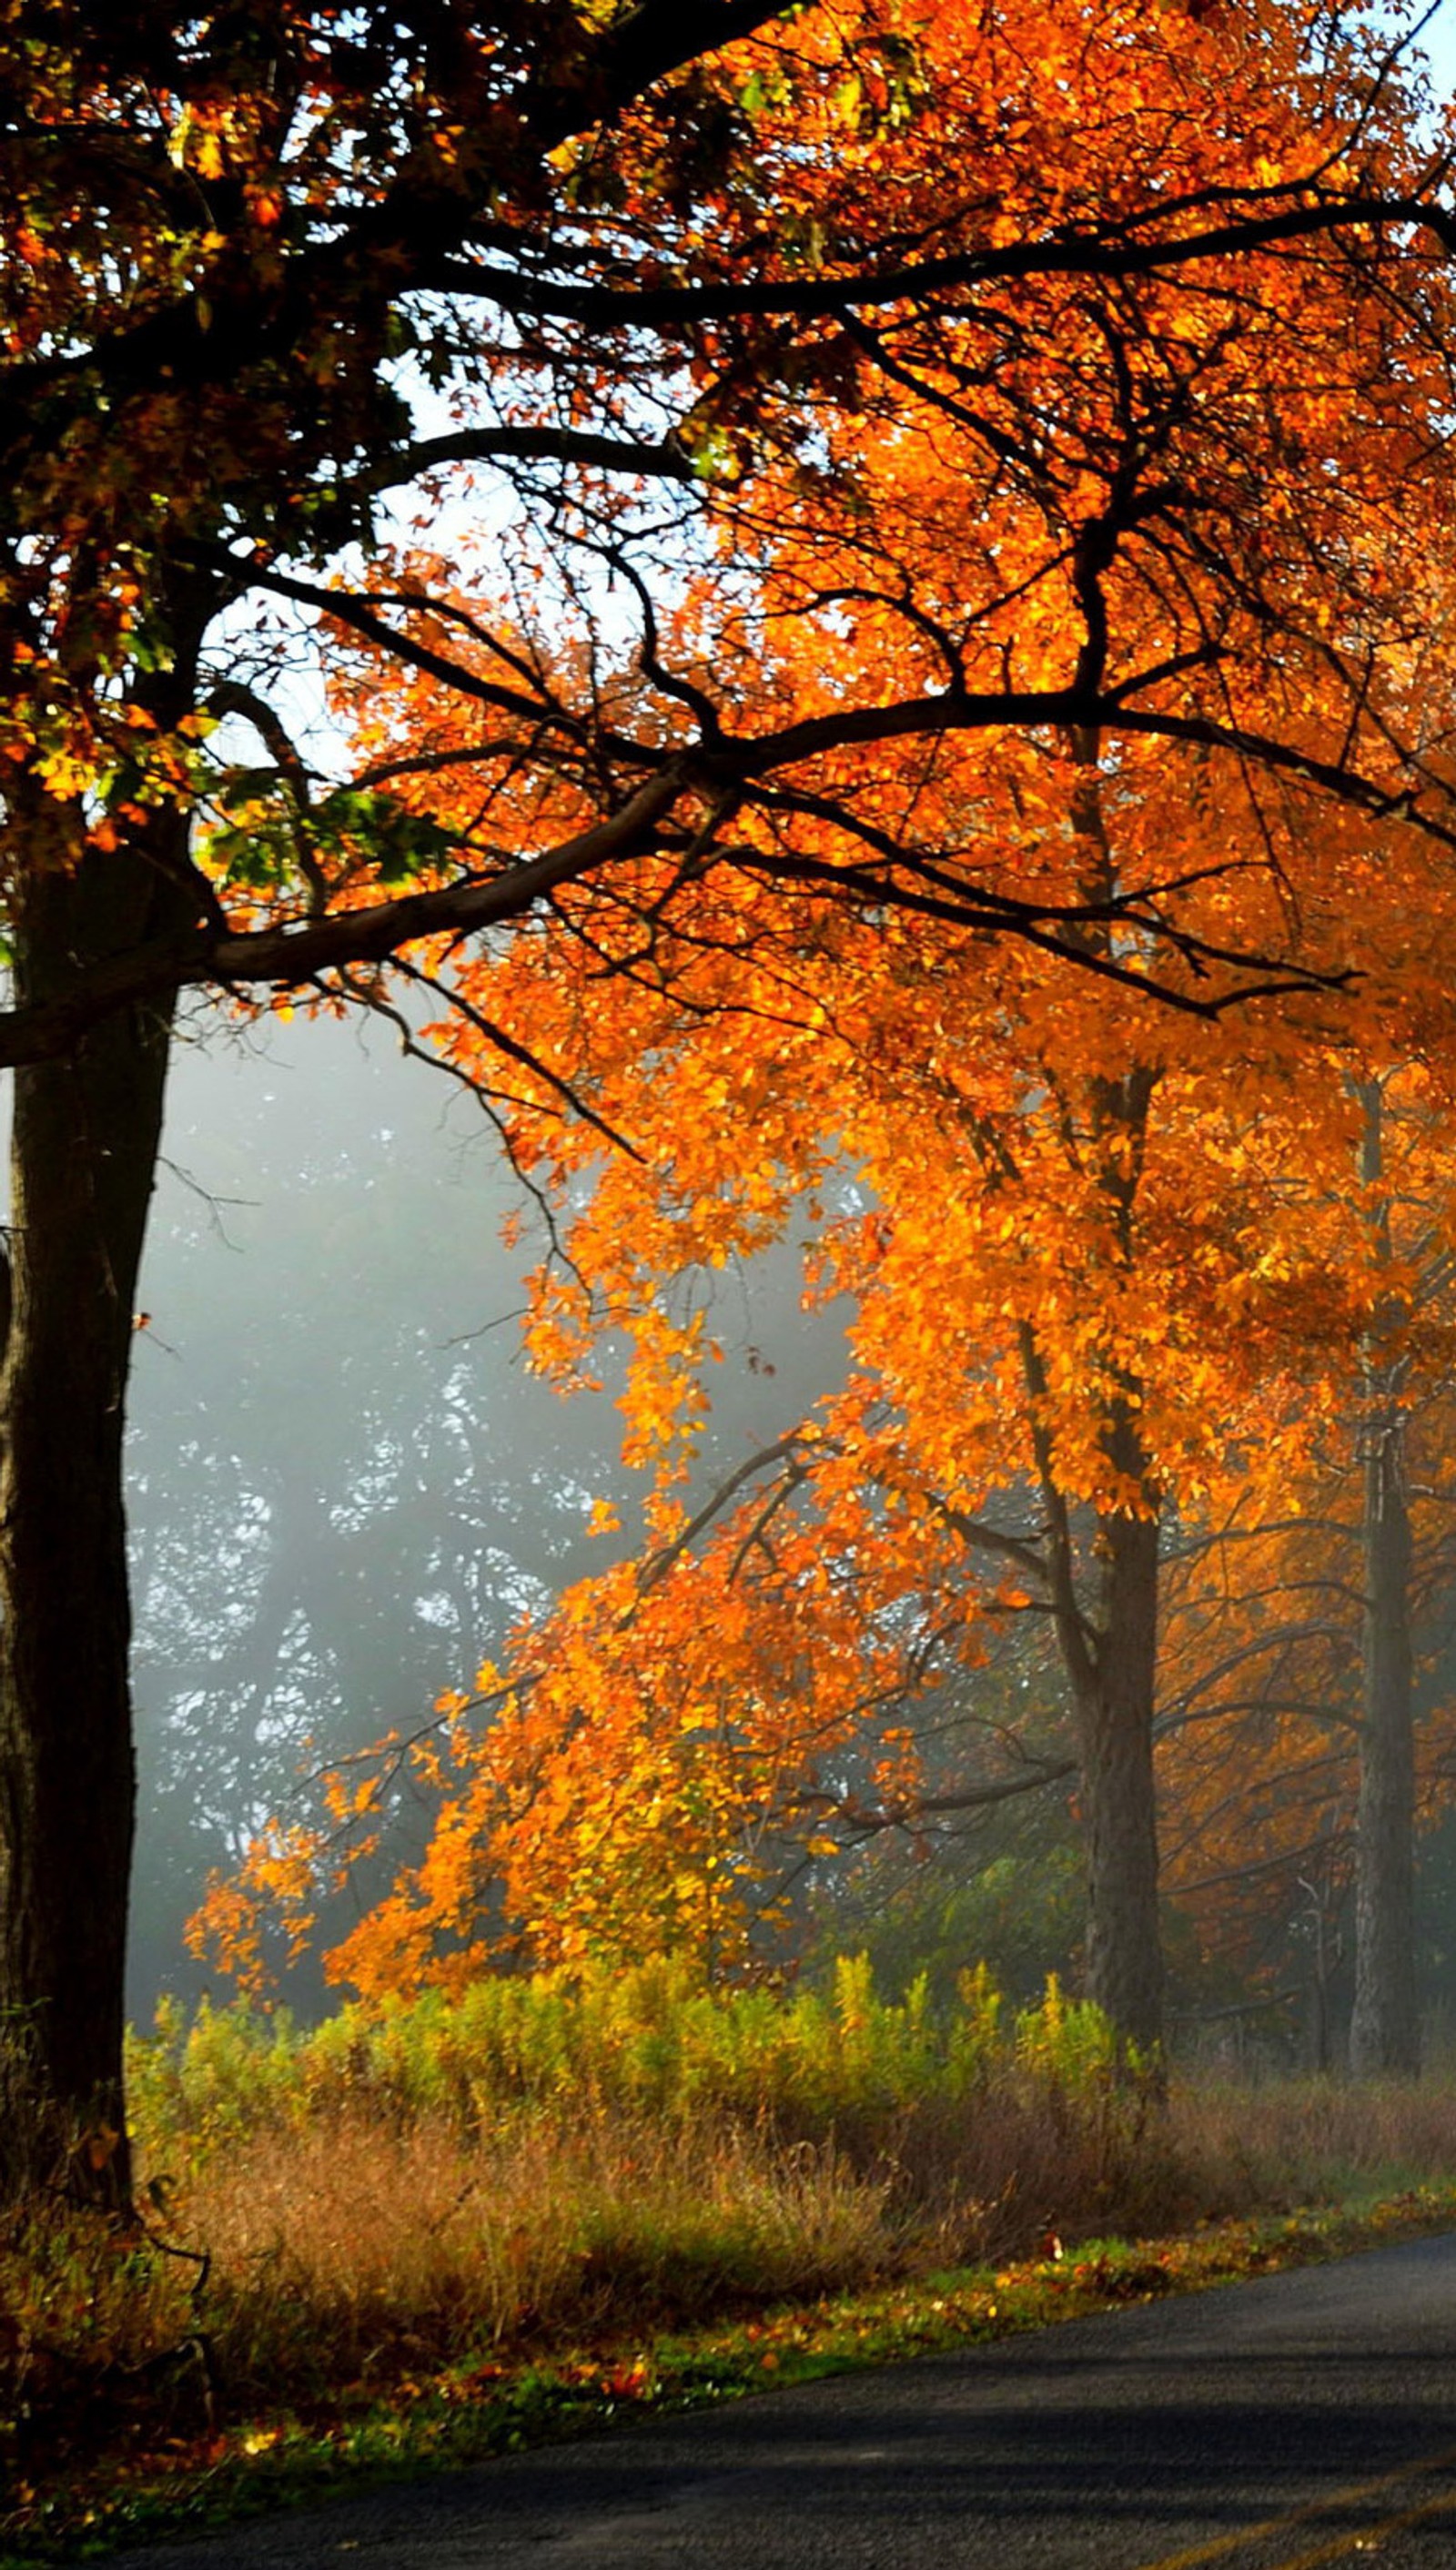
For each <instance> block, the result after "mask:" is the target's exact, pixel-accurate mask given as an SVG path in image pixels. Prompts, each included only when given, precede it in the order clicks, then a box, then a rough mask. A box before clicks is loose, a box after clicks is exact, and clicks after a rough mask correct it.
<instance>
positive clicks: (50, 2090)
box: [0, 823, 191, 2204]
mask: <svg viewBox="0 0 1456 2570" xmlns="http://www.w3.org/2000/svg"><path fill="white" fill-rule="evenodd" d="M165 835H166V831H165V823H163V824H162V825H161V826H160V827H159V830H158V832H157V833H156V834H155V836H156V838H159V839H160V838H162V837H164V836H165ZM158 853H159V850H158V848H157V846H156V845H155V844H154V847H153V849H152V851H151V853H150V855H149V854H148V853H146V852H143V851H141V850H132V851H130V852H128V851H122V852H120V853H113V854H111V855H109V856H108V857H106V858H105V859H104V860H91V861H89V862H86V863H83V864H82V866H81V867H80V869H79V870H78V871H76V872H72V873H67V872H64V871H62V870H61V869H60V867H53V868H44V867H42V868H39V869H38V870H37V873H36V875H35V877H34V879H33V880H32V881H31V882H30V883H29V884H28V885H27V886H26V887H24V888H23V892H22V896H21V905H20V916H19V919H18V922H17V930H16V952H15V978H16V985H17V993H18V997H19V999H20V1001H21V1004H22V1005H30V1004H31V1003H35V1002H40V1003H44V1002H46V1001H48V1000H52V999H54V998H56V997H58V996H62V995H64V994H65V993H66V992H67V991H68V989H69V988H71V987H72V986H73V985H74V982H75V980H76V978H77V976H78V975H79V974H80V973H82V972H84V971H85V970H86V968H87V967H88V965H90V964H93V963H94V962H95V961H96V960H97V959H99V958H104V957H106V956H109V955H112V954H116V953H121V952H124V951H125V950H126V948H127V947H128V946H129V945H131V944H132V943H134V942H135V941H136V939H138V938H139V937H143V936H146V935H148V934H155V933H159V932H164V931H166V930H167V929H169V928H175V927H176V926H178V925H179V924H181V923H183V922H185V920H186V917H187V915H188V912H189V910H190V908H191V897H190V896H189V895H187V894H186V893H185V892H184V891H183V890H182V889H181V888H180V887H179V885H178V883H177V878H176V876H175V874H173V875H170V874H169V872H168V870H167V868H166V867H165V866H159V864H158V862H157V858H158ZM169 1035H170V1025H169V1017H168V1014H167V1012H165V1011H164V1010H163V1009H161V1008H158V1007H155V1006H153V1007H148V1008H145V1009H134V1010H130V1011H126V1012H122V1013H119V1014H118V1015H117V1016H115V1017H113V1018H108V1019H107V1020H105V1021H104V1022H103V1023H102V1024H100V1025H98V1026H97V1027H95V1028H94V1029H93V1030H92V1031H91V1032H90V1033H89V1034H88V1035H87V1036H86V1038H85V1039H84V1041H83V1042H82V1043H81V1044H80V1045H78V1047H77V1049H76V1051H75V1053H74V1054H73V1055H72V1056H71V1057H69V1058H65V1059H62V1060H59V1061H54V1062H44V1063H38V1064H35V1065H33V1066H31V1067H29V1068H26V1069H24V1070H21V1071H18V1072H17V1074H16V1080H15V1100H14V1126H13V1135H12V1145H11V1163H12V1187H11V1246H10V1266H11V1312H10V1325H9V1331H8V1337H7V1342H6V1348H5V1358H4V1366H3V1372H0V1440H3V1451H0V1614H3V1626H0V2166H3V2170H4V2174H5V2176H6V2178H7V2179H8V2181H9V2182H10V2183H11V2184H12V2185H20V2186H31V2187H35V2186H39V2187H42V2188H44V2187H48V2186H54V2185H56V2184H60V2185H63V2186H64V2188H65V2190H66V2191H67V2192H68V2193H71V2194H73V2195H80V2196H89V2197H92V2198H98V2199H100V2200H102V2201H104V2202H110V2203H113V2204H125V2203H126V2202H127V2200H128V2198H129V2193H130V2178H131V2173H130V2167H129V2160H128V2146H127V2136H126V2118H125V2112H124V2101H123V2090H122V2035H123V2010H124V1974H125V1954H126V1927H127V1907H128V1887H129V1878H130V1870H131V1856H132V1839H133V1828H134V1810H135V1772H134V1762H133V1748H132V1712H131V1695H130V1684H129V1673H128V1652H129V1643H130V1634H131V1616H130V1604H129V1594H128V1576H127V1549H126V1521H125V1512H124V1506H123V1495H122V1436H123V1427H124V1420H125V1396H126V1386H127V1376H128V1368H129V1362H130V1348H131V1340H132V1331H133V1318H134V1314H133V1302H134V1291H135V1286H136V1278H137V1270H138V1265H139V1262H140V1258H141V1252H142V1243H143V1236H144V1232H145V1229H146V1221H147V1213H148V1207H149V1203H150V1199H151V1194H152V1188H153V1182H154V1176H155V1170H156V1163H157V1152H158V1144H159V1140H160V1135H161V1121H162V1101H163V1089H164V1083H165V1078H166V1068H167V1056H168V1042H169Z"/></svg>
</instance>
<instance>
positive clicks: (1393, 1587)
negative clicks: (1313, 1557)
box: [1350, 1416, 1420, 2078]
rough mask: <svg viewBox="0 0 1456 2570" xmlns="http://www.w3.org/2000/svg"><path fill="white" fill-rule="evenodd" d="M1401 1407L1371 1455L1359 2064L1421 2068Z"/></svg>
mask: <svg viewBox="0 0 1456 2570" xmlns="http://www.w3.org/2000/svg"><path fill="white" fill-rule="evenodd" d="M1403 1448H1404V1436H1403V1432H1402V1427H1401V1423H1400V1420H1399V1418H1398V1417H1395V1416H1387V1417H1386V1418H1385V1419H1384V1420H1382V1421H1379V1422H1376V1423H1372V1426H1371V1428H1370V1431H1369V1451H1368V1453H1367V1455H1366V1458H1365V1516H1364V1558H1365V1616H1364V1624H1365V1633H1364V1702H1363V1706H1362V1714H1361V1723H1360V1799H1359V1810H1358V1817H1357V1819H1356V1824H1355V2003H1354V2010H1353V2013H1352V2015H1351V2018H1350V2068H1351V2070H1352V2071H1353V2072H1354V2074H1355V2076H1356V2078H1372V2077H1376V2076H1378V2075H1379V2074H1381V2073H1382V2072H1384V2073H1387V2074H1394V2075H1396V2076H1398V2077H1402V2078H1414V2077H1415V2076H1416V2074H1417V2073H1418V2071H1419V2069H1420V2022H1419V2014H1418V2010H1417V2005H1416V1971H1415V1739H1414V1726H1413V1719H1412V1707H1411V1645H1410V1567H1411V1547H1410V1514H1409V1509H1408V1507H1407V1504H1406V1496H1405V1476H1404V1472H1403V1470H1402V1465H1403Z"/></svg>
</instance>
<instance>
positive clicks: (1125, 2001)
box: [1078, 1516, 1164, 2055]
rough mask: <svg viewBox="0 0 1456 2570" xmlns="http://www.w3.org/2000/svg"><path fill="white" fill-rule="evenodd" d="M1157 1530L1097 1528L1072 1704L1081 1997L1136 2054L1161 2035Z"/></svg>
mask: <svg viewBox="0 0 1456 2570" xmlns="http://www.w3.org/2000/svg"><path fill="white" fill-rule="evenodd" d="M1159 1536H1160V1528H1159V1523H1158V1519H1157V1517H1156V1516H1149V1517H1141V1516H1137V1517H1135V1516H1117V1517H1108V1518H1106V1519H1105V1520H1104V1523H1103V1527H1102V1535H1101V1546H1102V1551H1103V1594H1102V1610H1101V1613H1100V1614H1099V1616H1098V1619H1097V1621H1098V1637H1097V1650H1096V1666H1095V1670H1094V1672H1093V1674H1092V1683H1091V1684H1090V1685H1089V1686H1085V1687H1084V1688H1083V1690H1082V1691H1081V1694H1080V1697H1079V1702H1078V1716H1079V1727H1080V1731H1081V1737H1082V1808H1083V1817H1084V1826H1085V1829H1086V1834H1087V1995H1088V1997H1089V1998H1091V1999H1095V2000H1096V2002H1097V2004H1098V2006H1099V2007H1100V2008H1102V2009H1103V2011H1104V2012H1105V2014H1106V2015H1107V2016H1109V2017H1110V2018H1111V2020H1112V2022H1113V2024H1114V2025H1115V2026H1116V2028H1117V2030H1118V2032H1119V2034H1120V2035H1122V2036H1124V2037H1125V2038H1126V2039H1127V2041H1128V2042H1129V2043H1130V2044H1133V2045H1135V2046H1136V2047H1137V2049H1138V2050H1139V2052H1141V2053H1145V2054H1148V2055H1156V2053H1157V2052H1158V2050H1159V2048H1160V2047H1161V2045H1162V2042H1163V2034H1164V2017H1163V2005H1164V1972H1163V1947H1162V1933H1161V1928H1160V1923H1159V1916H1158V1825H1157V1814H1156V1808H1155V1798H1154V1776H1153V1712H1154V1688H1155V1678H1156V1669H1157V1657H1158V1572H1159Z"/></svg>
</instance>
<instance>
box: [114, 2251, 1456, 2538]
mask: <svg viewBox="0 0 1456 2570" xmlns="http://www.w3.org/2000/svg"><path fill="white" fill-rule="evenodd" d="M1372 2555H1373V2557H1374V2558H1376V2559H1377V2560H1378V2561H1379V2563H1380V2565H1381V2570H1437V2565H1443V2570H1456V2236H1453V2237H1448V2238H1444V2239H1440V2240H1431V2241H1416V2242H1412V2243H1409V2244H1407V2245H1404V2246H1402V2247H1399V2248H1394V2249H1384V2250H1379V2251H1376V2252H1374V2253H1373V2254H1371V2255H1367V2256H1364V2257H1360V2258H1353V2259H1349V2260H1346V2261H1344V2262H1342V2263H1341V2264H1339V2265H1336V2266H1331V2267H1318V2268H1306V2269H1304V2270H1302V2271H1299V2272H1296V2273H1292V2274H1287V2275H1282V2276H1269V2277H1262V2278H1259V2279H1257V2280H1255V2281H1254V2282H1253V2283H1250V2284H1246V2285H1235V2286H1230V2287H1226V2288H1223V2289H1220V2290H1219V2291H1217V2292H1213V2293H1207V2294H1199V2295H1190V2296H1187V2297H1184V2298H1182V2299H1179V2300H1176V2301H1172V2302H1163V2303H1156V2304H1147V2305H1139V2306H1135V2307H1133V2308H1131V2309H1125V2310H1122V2311H1117V2312H1112V2313H1107V2314H1104V2315H1100V2316H1099V2317H1097V2318H1094V2319H1091V2320H1084V2321H1073V2322H1069V2323H1065V2324H1064V2325H1063V2326H1061V2327H1060V2328H1056V2329H1049V2330H1044V2331H1039V2332H1037V2333H1036V2334H1035V2335H1032V2336H1028V2337H1025V2338H1020V2339H1012V2340H1008V2341H1007V2342H1006V2343H1005V2344H1004V2345H1001V2346H998V2347H989V2348H978V2349H973V2350H970V2351H968V2352H967V2353H966V2354H964V2355H961V2356H929V2357H921V2358H919V2359H917V2360H915V2361H913V2362H911V2363H907V2364H903V2365H896V2366H893V2367H887V2368H885V2369H883V2370H880V2371H876V2372H873V2373H861V2374H853V2375H850V2376H847V2377H845V2378H843V2379H841V2380H838V2381H828V2382H816V2383H810V2384H805V2385H804V2386H802V2387H801V2388H799V2389H797V2390H787V2391H778V2392H770V2393H767V2394H765V2395H764V2396H763V2397H761V2398H755V2399H752V2400H745V2401H741V2402H735V2403H733V2404H732V2405H731V2406H729V2407H727V2408H724V2409H720V2410H716V2411H713V2412H711V2413H708V2414H706V2415H699V2416H695V2417H682V2418H669V2419H663V2420H657V2421H650V2420H642V2421H638V2422H637V2423H635V2424H634V2425H632V2426H630V2427H625V2428H623V2429H622V2430H620V2431H619V2432H617V2433H615V2434H611V2435H600V2436H594V2437H592V2438H590V2439H589V2440H586V2441H584V2442H582V2443H580V2444H576V2445H567V2446H559V2447H557V2448H555V2449H554V2450H552V2451H549V2452H545V2453H539V2454H527V2455H517V2456H512V2457H510V2458H509V2459H507V2460H505V2461H501V2462H495V2463H486V2464H481V2465H478V2466H475V2467H472V2468H471V2469H469V2470H467V2471H461V2472H456V2473H449V2474H442V2475H439V2476H438V2477H436V2478H435V2479H433V2480H429V2481H424V2482H420V2483H418V2484H414V2485H411V2486H410V2487H408V2488H405V2487H394V2488H390V2489H387V2490H383V2491H375V2492H370V2493H367V2494H364V2495H361V2496H356V2497H352V2498H347V2499H338V2500H335V2501H333V2502H331V2503H330V2504H328V2505H326V2506H324V2507H322V2508H315V2509H311V2510H310V2511H309V2512H308V2513H307V2514H293V2515H285V2516H276V2517H272V2518H268V2519H266V2520H263V2521H261V2522H259V2523H254V2524H251V2525H247V2526H242V2527H239V2528H237V2529H236V2530H235V2531H232V2532H229V2533H227V2534H222V2535H218V2536H214V2537H212V2538H210V2539H208V2540H206V2541H201V2542H196V2543H191V2542H190V2543H187V2544H183V2545H176V2544H172V2545H167V2546H163V2547H156V2548H151V2549H148V2550H147V2551H145V2552H143V2553H140V2554H137V2553H134V2554H131V2555H129V2556H127V2558H128V2563H129V2570H143V2565H146V2570H325V2565H326V2566H327V2570H374V2564H375V2563H378V2564H380V2565H381V2570H382V2565H384V2564H387V2565H388V2570H527V2565H528V2564H529V2565H530V2570H1203V2565H1205V2564H1208V2565H1211V2570H1212V2565H1214V2564H1216V2565H1218V2570H1316V2566H1317V2565H1323V2564H1325V2563H1337V2562H1338V2563H1356V2564H1360V2563H1363V2562H1364V2561H1366V2560H1367V2559H1368V2558H1370V2557H1371V2556H1372ZM356 2556H357V2557H356Z"/></svg>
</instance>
